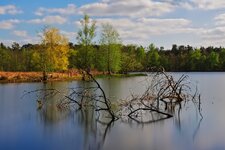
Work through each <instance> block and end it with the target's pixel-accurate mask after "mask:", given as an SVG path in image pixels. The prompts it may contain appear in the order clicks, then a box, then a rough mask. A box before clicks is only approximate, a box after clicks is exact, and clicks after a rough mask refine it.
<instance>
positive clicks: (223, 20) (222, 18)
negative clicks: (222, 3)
mask: <svg viewBox="0 0 225 150" xmlns="http://www.w3.org/2000/svg"><path fill="white" fill-rule="evenodd" d="M214 20H215V24H216V25H217V26H221V25H225V13H224V14H220V15H218V16H216V17H215V18H214Z"/></svg>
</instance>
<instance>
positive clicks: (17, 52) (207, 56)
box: [0, 43, 225, 73]
mask: <svg viewBox="0 0 225 150" xmlns="http://www.w3.org/2000/svg"><path fill="white" fill-rule="evenodd" d="M81 47H82V45H74V44H73V43H69V54H68V61H69V64H68V67H67V68H68V69H71V68H79V64H78V63H79V62H78V61H77V60H79V58H77V57H78V56H77V53H78V49H80V48H81ZM100 47H101V46H100V45H94V46H93V53H92V55H93V56H91V57H93V59H94V61H92V62H91V69H96V70H99V71H106V70H104V67H102V68H101V64H100V63H101V62H99V60H100V59H102V58H100V57H106V56H105V55H102V56H101V50H100ZM40 49H41V45H40V44H25V45H22V46H20V45H19V44H18V43H13V45H12V46H11V47H8V46H5V45H4V44H3V43H1V44H0V71H42V68H41V65H40V60H39V58H37V52H38V51H39V50H40ZM120 50H121V51H120V52H121V56H120V57H121V58H120V59H121V61H119V69H118V70H116V72H120V73H126V72H131V71H145V70H147V69H148V68H151V67H160V66H162V67H164V68H165V70H166V71H225V48H222V47H219V48H215V47H207V48H204V47H201V48H193V47H191V46H189V45H188V46H183V45H180V46H177V45H175V44H174V45H173V46H172V49H170V50H164V48H163V47H160V48H158V47H155V46H154V45H153V44H150V45H149V47H143V46H136V45H121V46H120ZM63 70H66V69H63ZM52 71H61V69H56V70H52Z"/></svg>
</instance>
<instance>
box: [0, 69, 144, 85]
mask: <svg viewBox="0 0 225 150" xmlns="http://www.w3.org/2000/svg"><path fill="white" fill-rule="evenodd" d="M91 73H92V74H93V75H94V76H95V77H97V78H106V77H119V78H121V77H134V76H144V75H145V74H143V73H137V74H135V73H133V74H112V75H107V74H103V73H102V72H98V71H91ZM42 76H43V74H42V72H0V83H18V82H42ZM81 79H82V74H81V73H80V72H79V71H78V70H73V71H67V72H51V73H48V81H49V82H52V81H69V80H81Z"/></svg>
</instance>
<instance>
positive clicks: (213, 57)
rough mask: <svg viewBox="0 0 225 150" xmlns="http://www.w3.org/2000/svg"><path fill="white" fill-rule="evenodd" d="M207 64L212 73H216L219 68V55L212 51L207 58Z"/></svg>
mask: <svg viewBox="0 0 225 150" xmlns="http://www.w3.org/2000/svg"><path fill="white" fill-rule="evenodd" d="M206 63H207V65H208V69H207V70H210V71H215V70H217V69H218V66H219V54H218V53H216V52H214V51H212V52H211V53H210V54H209V56H208V57H207V60H206Z"/></svg>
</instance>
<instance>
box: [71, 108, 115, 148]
mask: <svg viewBox="0 0 225 150" xmlns="http://www.w3.org/2000/svg"><path fill="white" fill-rule="evenodd" d="M95 116H96V114H95V110H94V109H93V108H91V107H89V108H88V109H85V110H81V111H77V112H76V113H75V118H77V119H78V123H79V124H80V126H81V127H82V129H83V132H84V148H83V149H84V150H101V149H102V148H103V146H104V142H105V139H106V136H107V133H108V131H109V129H110V127H111V126H112V123H113V121H112V120H111V121H110V122H101V121H99V120H96V118H95Z"/></svg>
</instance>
